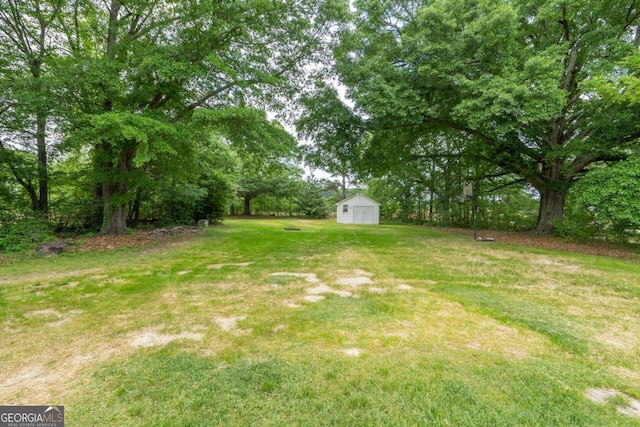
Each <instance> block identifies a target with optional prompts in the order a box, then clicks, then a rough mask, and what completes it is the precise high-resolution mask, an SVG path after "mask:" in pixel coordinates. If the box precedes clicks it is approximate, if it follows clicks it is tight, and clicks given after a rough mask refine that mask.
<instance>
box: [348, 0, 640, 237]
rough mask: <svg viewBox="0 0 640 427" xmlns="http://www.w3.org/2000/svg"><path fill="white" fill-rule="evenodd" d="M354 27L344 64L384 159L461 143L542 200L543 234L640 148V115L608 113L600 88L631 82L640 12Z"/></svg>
mask: <svg viewBox="0 0 640 427" xmlns="http://www.w3.org/2000/svg"><path fill="white" fill-rule="evenodd" d="M353 17H354V24H353V26H352V28H351V30H350V31H348V32H345V33H344V34H343V36H342V43H341V48H340V49H339V50H338V51H337V55H336V57H337V60H338V65H339V66H338V69H339V71H340V73H341V78H342V81H343V82H344V83H345V84H346V85H347V86H348V88H349V94H350V96H351V97H352V98H353V99H354V101H355V102H356V105H357V109H359V110H360V111H361V112H362V115H363V117H366V118H367V122H368V126H369V129H370V130H371V135H372V136H371V142H370V144H371V146H372V148H373V149H375V147H376V145H384V144H386V145H387V147H388V146H394V145H395V148H394V149H391V150H387V152H388V155H389V156H394V155H395V154H396V153H411V150H412V149H413V148H414V147H416V146H417V145H418V142H419V141H421V140H423V139H424V138H436V137H438V136H439V135H442V132H443V130H446V131H454V132H457V133H458V134H459V135H460V137H462V138H465V139H466V140H467V143H466V148H465V150H464V152H463V155H467V156H471V158H472V159H474V160H475V161H477V162H486V163H488V164H490V165H493V166H494V167H496V168H498V169H499V172H500V173H504V174H513V175H515V176H518V177H520V178H521V179H523V180H525V181H526V182H527V183H529V184H530V185H531V186H533V187H534V188H535V189H536V190H537V191H538V193H539V195H540V207H539V216H538V222H537V231H538V232H539V233H550V232H553V228H554V227H553V224H554V223H555V221H557V220H560V219H562V217H563V211H564V205H565V200H566V195H567V192H568V190H569V189H570V188H571V187H572V185H573V184H574V183H575V182H576V181H577V180H579V179H580V178H581V177H582V176H584V174H585V173H586V172H587V171H588V170H589V167H590V166H591V165H593V164H594V163H598V162H605V161H609V162H611V161H616V160H619V159H623V158H625V157H626V156H628V154H629V152H630V151H629V149H630V147H631V146H633V145H637V139H638V137H639V136H640V120H639V117H638V112H637V109H628V108H625V107H624V106H622V105H620V104H611V103H605V102H603V101H602V98H601V97H600V96H598V93H596V92H595V91H594V90H593V86H592V85H590V84H589V83H590V82H592V81H594V80H596V79H597V78H600V77H602V76H609V77H610V76H615V75H620V74H624V73H626V70H625V68H624V67H621V66H620V64H621V60H622V59H623V58H625V57H626V56H628V55H630V54H631V53H632V52H634V51H635V50H636V49H637V46H636V45H637V39H638V37H637V36H638V24H639V17H640V4H639V3H638V2H636V1H634V0H608V1H593V0H572V1H568V0H566V1H559V0H537V1H524V0H515V1H513V0H511V1H506V0H502V1H479V0H434V1H412V0H399V1H371V0H360V1H356V2H355V11H354V14H353ZM422 154H425V153H422ZM426 154H428V153H426ZM431 155H433V156H434V157H435V156H438V155H439V153H437V152H434V153H431Z"/></svg>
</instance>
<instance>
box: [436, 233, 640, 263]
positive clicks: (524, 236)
mask: <svg viewBox="0 0 640 427" xmlns="http://www.w3.org/2000/svg"><path fill="white" fill-rule="evenodd" d="M432 229H433V230H441V231H447V232H451V233H457V234H464V235H466V236H470V237H473V230H469V229H464V228H440V227H432ZM477 234H478V236H482V237H491V238H493V239H495V241H496V242H502V243H509V244H514V245H521V246H531V247H535V248H541V249H550V250H560V251H567V252H575V253H581V254H587V255H600V256H606V257H611V258H619V259H626V260H632V261H640V247H638V246H635V247H633V246H628V247H625V246H623V245H619V244H618V245H616V244H614V243H610V242H593V241H592V242H575V241H572V240H569V239H566V238H562V237H555V236H543V235H539V234H536V233H534V232H508V231H495V230H478V231H477ZM478 244H483V245H490V244H491V242H478Z"/></svg>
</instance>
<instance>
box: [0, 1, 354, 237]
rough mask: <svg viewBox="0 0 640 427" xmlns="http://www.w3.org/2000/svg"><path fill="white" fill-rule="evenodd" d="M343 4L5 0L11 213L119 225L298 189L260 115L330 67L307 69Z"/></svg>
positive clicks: (4, 159)
mask: <svg viewBox="0 0 640 427" xmlns="http://www.w3.org/2000/svg"><path fill="white" fill-rule="evenodd" d="M346 7H347V5H346V3H344V2H337V1H317V0H313V1H311V0H308V1H307V0H302V1H295V2H289V1H284V2H264V1H262V0H255V1H254V0H249V1H243V2H235V1H217V0H197V1H195V0H194V1H191V0H186V1H182V0H181V1H164V0H162V1H160V0H135V1H126V0H108V1H98V0H28V1H25V0H5V1H3V5H2V7H1V8H0V224H1V225H2V226H5V227H8V226H10V225H12V224H14V223H17V222H25V220H26V219H27V218H31V217H38V218H40V220H41V221H44V222H48V223H50V225H52V226H53V227H55V228H56V229H59V230H77V231H87V230H92V231H100V232H102V233H106V234H122V233H125V232H126V231H127V228H128V227H130V226H136V225H138V224H140V223H142V222H145V221H148V220H152V221H159V222H188V221H193V220H194V219H198V218H210V219H215V218H219V217H220V216H221V215H223V214H226V213H228V212H229V208H230V207H231V206H234V202H235V201H236V199H237V198H238V197H243V198H244V197H247V198H248V199H251V198H253V197H256V195H259V194H262V193H263V192H264V189H260V188H257V187H258V186H259V185H263V184H267V183H271V184H273V185H275V183H274V182H275V181H274V180H277V179H280V178H282V177H285V178H286V179H288V180H294V181H295V180H297V181H296V185H297V186H298V187H300V188H303V187H304V186H305V185H306V184H305V183H304V182H302V180H301V178H300V173H299V171H297V170H294V169H292V166H291V165H292V164H296V163H297V162H298V161H299V154H298V147H297V143H296V141H295V140H294V138H293V137H292V136H291V135H290V134H289V133H287V132H286V131H285V130H284V128H283V126H282V125H281V124H280V123H278V122H277V121H275V120H274V119H272V118H271V116H269V117H268V116H267V114H266V112H265V111H267V110H268V111H270V112H271V113H273V114H279V113H282V112H286V111H287V109H288V108H289V107H290V103H291V102H293V100H295V98H296V97H297V96H298V94H299V93H300V90H301V89H300V88H301V87H304V86H305V84H306V82H307V80H308V79H312V78H314V77H315V76H314V73H321V72H322V70H321V67H317V66H316V67H315V68H314V72H309V71H308V68H309V67H308V65H309V64H312V63H313V64H322V63H323V62H324V59H325V56H326V53H327V51H330V49H329V44H330V43H331V40H334V39H335V37H334V36H333V35H332V34H333V33H334V32H335V31H336V30H337V28H338V27H339V25H338V24H339V20H340V19H341V17H342V16H344V15H345V13H346ZM255 183H258V184H255ZM294 187H295V186H294ZM296 188H297V187H296ZM300 191H302V190H300ZM252 192H255V195H254V194H253V193H252ZM296 209H297V212H302V211H303V210H302V209H301V208H296Z"/></svg>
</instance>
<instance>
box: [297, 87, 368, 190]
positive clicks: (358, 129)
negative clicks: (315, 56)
mask: <svg viewBox="0 0 640 427" xmlns="http://www.w3.org/2000/svg"><path fill="white" fill-rule="evenodd" d="M302 105H303V107H304V113H303V114H302V116H301V117H300V118H299V119H298V121H297V123H296V128H297V130H298V132H299V134H300V135H301V136H302V137H303V138H307V139H309V140H311V141H312V142H313V143H312V144H310V145H305V146H304V147H303V152H304V158H305V160H306V162H307V163H308V164H309V165H311V166H313V167H316V168H322V169H324V170H326V171H328V172H329V173H331V174H333V175H334V176H339V177H340V178H341V179H342V198H343V199H345V198H346V197H347V184H346V182H347V179H350V180H353V179H354V178H355V176H356V173H357V172H358V171H359V169H360V157H361V152H362V149H363V144H364V138H365V128H364V126H363V123H362V119H361V118H360V117H359V116H358V115H357V114H355V112H354V111H352V109H351V108H349V107H348V106H347V105H345V104H344V103H343V102H342V100H340V99H339V96H338V93H337V91H336V90H335V89H334V88H332V87H331V86H327V85H325V84H323V85H320V87H319V88H318V90H317V91H316V92H315V93H313V94H312V95H308V96H305V97H303V99H302Z"/></svg>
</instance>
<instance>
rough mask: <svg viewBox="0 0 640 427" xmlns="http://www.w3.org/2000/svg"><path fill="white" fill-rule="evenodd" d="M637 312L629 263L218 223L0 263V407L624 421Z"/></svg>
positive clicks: (238, 418) (98, 417)
mask: <svg viewBox="0 0 640 427" xmlns="http://www.w3.org/2000/svg"><path fill="white" fill-rule="evenodd" d="M287 227H296V228H300V231H285V228H287ZM639 320H640V265H639V264H638V263H633V262H628V261H620V260H614V259H609V258H602V257H592V256H585V255H577V254H570V253H566V252H552V251H544V250H539V249H529V248H523V247H517V246H509V245H504V244H500V243H481V242H473V241H471V240H470V239H469V238H467V237H464V236H459V235H452V234H446V233H442V232H436V231H432V230H429V229H425V228H422V227H410V226H389V225H381V226H344V225H342V226H338V225H336V224H335V223H333V222H331V221H303V220H275V219H274V220H228V221H226V222H225V225H223V226H219V227H212V228H210V229H208V230H207V231H206V233H205V235H204V236H203V237H197V238H194V239H191V240H188V241H181V242H175V243H171V244H166V245H158V246H155V247H152V248H143V249H133V248H131V249H120V250H115V251H112V252H105V253H77V254H65V255H62V256H60V257H55V258H46V259H29V260H24V261H18V262H12V263H10V264H7V265H5V266H3V267H0V323H1V325H0V326H1V328H2V329H1V330H2V333H1V334H0V363H1V367H2V369H1V371H2V376H1V379H0V404H4V405H7V404H12V405H40V404H56V405H64V406H65V413H66V422H67V425H69V426H91V425H112V426H211V425H230V426H235V425H265V426H267V425H269V426H270V425H310V426H311V425H314V426H315V425H349V426H353V425H358V426H361V425H393V426H402V425H407V426H413V425H443V426H446V425H452V426H457V425H486V426H513V425H527V426H529V425H540V426H550V425H558V426H566V425H572V426H574V425H584V426H591V425H617V426H618V425H621V426H624V425H639V424H640V418H638V417H636V416H634V415H632V414H631V415H629V414H625V413H622V412H624V411H625V410H628V409H629V408H630V407H631V408H632V406H633V399H638V398H640V321H639ZM594 389H595V390H609V391H612V390H615V391H616V392H617V393H618V394H616V395H615V396H614V397H613V398H609V399H605V400H604V401H603V403H596V402H594V401H592V400H591V399H589V398H588V397H587V394H589V393H591V391H593V390H594ZM627 412H629V411H627ZM631 412H633V411H631Z"/></svg>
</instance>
